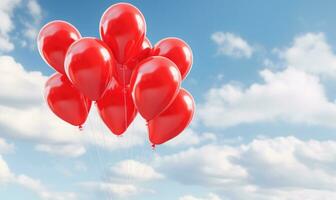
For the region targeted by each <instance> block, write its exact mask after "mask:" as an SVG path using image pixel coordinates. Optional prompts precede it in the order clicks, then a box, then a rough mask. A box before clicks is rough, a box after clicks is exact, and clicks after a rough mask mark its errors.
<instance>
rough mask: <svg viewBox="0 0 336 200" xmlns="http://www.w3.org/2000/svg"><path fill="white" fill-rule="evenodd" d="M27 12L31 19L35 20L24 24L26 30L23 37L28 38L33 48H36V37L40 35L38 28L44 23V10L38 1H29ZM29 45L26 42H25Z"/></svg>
mask: <svg viewBox="0 0 336 200" xmlns="http://www.w3.org/2000/svg"><path fill="white" fill-rule="evenodd" d="M27 10H28V13H29V15H30V17H31V18H32V19H33V20H31V21H29V22H28V21H26V22H25V23H24V26H25V30H24V31H23V35H24V36H25V37H26V38H27V40H28V42H29V43H30V44H31V47H34V46H35V42H36V37H37V35H38V28H39V27H40V24H41V21H42V9H41V7H40V5H39V4H38V2H37V0H28V3H27ZM23 42H24V43H27V42H26V41H23Z"/></svg>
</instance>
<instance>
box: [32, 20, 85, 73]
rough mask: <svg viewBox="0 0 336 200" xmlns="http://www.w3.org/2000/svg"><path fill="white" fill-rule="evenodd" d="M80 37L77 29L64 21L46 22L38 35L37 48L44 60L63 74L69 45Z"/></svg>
mask: <svg viewBox="0 0 336 200" xmlns="http://www.w3.org/2000/svg"><path fill="white" fill-rule="evenodd" d="M79 38H81V35H80V33H79V32H78V30H77V29H76V28H75V27H73V26H72V25H71V24H69V23H67V22H64V21H52V22H50V23H48V24H46V25H45V26H44V27H43V28H42V29H41V31H40V33H39V35H38V49H39V52H40V54H41V56H42V57H43V58H44V60H45V61H46V62H47V63H48V64H49V65H50V66H51V67H52V68H54V69H55V70H56V71H58V72H60V73H62V74H65V71H64V59H65V54H66V52H67V50H68V48H69V46H70V45H71V44H72V43H73V42H75V41H76V40H78V39H79Z"/></svg>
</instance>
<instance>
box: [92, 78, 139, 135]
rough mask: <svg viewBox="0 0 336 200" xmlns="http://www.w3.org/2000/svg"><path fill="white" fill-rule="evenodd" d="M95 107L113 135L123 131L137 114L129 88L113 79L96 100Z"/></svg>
mask: <svg viewBox="0 0 336 200" xmlns="http://www.w3.org/2000/svg"><path fill="white" fill-rule="evenodd" d="M97 107H98V112H99V115H100V117H101V118H102V120H103V121H104V123H105V124H106V125H107V127H108V128H109V129H110V130H111V131H112V133H114V134H115V135H121V134H122V133H124V132H125V131H126V129H127V128H128V126H129V125H130V124H131V123H132V121H133V120H134V117H135V116H136V114H137V111H136V109H135V106H134V103H133V100H132V96H131V91H130V88H129V87H123V86H120V85H118V84H117V83H116V82H115V81H113V83H112V84H111V87H110V88H109V89H108V90H107V91H106V93H105V94H104V96H103V97H102V98H101V99H100V100H98V101H97Z"/></svg>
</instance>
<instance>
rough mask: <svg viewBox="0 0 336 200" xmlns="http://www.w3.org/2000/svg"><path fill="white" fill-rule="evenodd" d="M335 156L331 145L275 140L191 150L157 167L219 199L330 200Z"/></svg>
mask: <svg viewBox="0 0 336 200" xmlns="http://www.w3.org/2000/svg"><path fill="white" fill-rule="evenodd" d="M335 154H336V141H328V140H327V141H317V140H307V141H303V140H299V139H297V138H295V137H278V138H271V139H269V138H265V139H255V140H253V141H251V142H250V143H248V144H245V145H244V144H243V145H239V146H226V145H222V146H219V145H206V146H204V147H200V148H196V149H195V148H191V149H189V150H186V151H183V152H180V153H176V154H172V155H166V156H161V157H159V158H158V159H157V160H156V166H157V169H159V170H161V172H164V175H165V176H166V177H167V178H172V179H174V180H176V181H178V182H181V183H183V184H191V185H194V184H195V185H202V186H204V187H206V188H207V189H212V190H214V191H217V192H218V194H220V195H221V198H224V197H227V198H228V199H243V200H244V199H249V200H250V199H274V200H287V199H288V200H294V199H298V198H297V197H300V195H304V196H306V197H307V198H308V197H309V198H308V199H312V200H318V199H330V200H331V199H333V198H334V197H335V195H336V192H335V191H334V186H335V185H336V170H335V169H336V168H335V166H336V159H335V158H336V157H335ZM319 155H321V156H319ZM186 171H187V172H188V173H182V172H186Z"/></svg>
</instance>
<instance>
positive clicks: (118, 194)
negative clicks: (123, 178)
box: [81, 182, 145, 199]
mask: <svg viewBox="0 0 336 200" xmlns="http://www.w3.org/2000/svg"><path fill="white" fill-rule="evenodd" d="M81 185H82V187H84V188H87V189H89V190H90V191H91V192H92V191H93V192H96V193H97V195H99V196H101V198H103V197H105V199H112V198H118V199H124V198H129V197H132V196H135V195H139V194H141V193H143V192H145V190H143V189H142V188H139V187H137V186H135V185H133V184H116V183H110V182H86V183H82V184H81Z"/></svg>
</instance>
